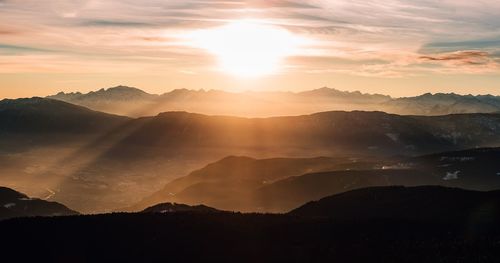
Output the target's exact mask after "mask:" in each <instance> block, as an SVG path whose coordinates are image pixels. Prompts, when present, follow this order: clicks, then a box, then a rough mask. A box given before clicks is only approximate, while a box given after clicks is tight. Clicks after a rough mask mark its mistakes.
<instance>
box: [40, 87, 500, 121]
mask: <svg viewBox="0 0 500 263" xmlns="http://www.w3.org/2000/svg"><path fill="white" fill-rule="evenodd" d="M48 98H52V99H59V100H63V101H67V102H71V103H75V104H79V105H82V106H86V107H89V108H93V109H96V110H100V111H104V112H110V113H115V114H119V115H127V116H133V117H138V116H148V115H149V116H151V115H157V114H158V113H160V112H165V111H189V112H197V113H203V114H208V115H234V116H240V117H271V116H281V115H302V114H311V113H314V112H321V111H331V110H363V111H372V110H381V111H384V112H389V113H394V114H399V115H447V114H455V113H492V112H500V96H493V95H491V94H485V95H471V94H468V95H459V94H456V93H435V94H432V93H425V94H422V95H419V96H413V97H399V98H393V97H391V96H388V95H382V94H369V93H362V92H360V91H352V92H351V91H341V90H338V89H334V88H328V87H323V88H318V89H313V90H306V91H298V92H290V91H288V92H285V91H242V92H231V91H224V90H203V89H200V90H189V89H174V90H171V91H169V92H165V93H163V94H150V93H147V92H144V91H142V90H140V89H138V88H133V87H127V86H117V87H112V88H108V89H100V90H98V91H91V92H88V93H85V94H83V93H80V92H71V93H64V92H60V93H58V94H56V95H51V96H48ZM278 103H279V104H280V108H277V107H276V104H278Z"/></svg>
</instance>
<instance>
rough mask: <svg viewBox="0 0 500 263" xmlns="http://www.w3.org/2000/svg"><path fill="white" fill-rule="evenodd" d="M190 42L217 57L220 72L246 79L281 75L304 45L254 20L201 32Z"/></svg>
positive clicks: (291, 36) (293, 36) (285, 31)
mask: <svg viewBox="0 0 500 263" xmlns="http://www.w3.org/2000/svg"><path fill="white" fill-rule="evenodd" d="M190 38H191V39H192V41H193V43H194V45H195V46H197V47H199V48H203V49H205V50H207V51H208V52H210V53H211V54H213V55H215V56H216V58H217V60H218V64H219V65H218V69H219V70H221V71H223V72H226V73H229V74H233V75H236V76H242V77H258V76H263V75H268V74H273V73H276V72H278V71H279V70H280V69H281V68H282V66H283V65H282V64H283V61H284V59H285V58H286V57H288V56H291V55H293V54H295V53H296V52H297V50H298V49H299V47H300V45H301V42H302V40H301V39H300V38H299V37H297V36H295V35H293V34H292V33H291V32H289V31H287V30H285V29H282V28H279V27H276V26H272V25H268V24H265V23H263V22H261V21H252V20H240V21H234V22H230V23H228V24H226V25H224V26H221V27H217V28H212V29H205V30H198V31H196V32H193V33H192V34H191V35H190Z"/></svg>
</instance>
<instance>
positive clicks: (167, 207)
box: [142, 203, 222, 213]
mask: <svg viewBox="0 0 500 263" xmlns="http://www.w3.org/2000/svg"><path fill="white" fill-rule="evenodd" d="M186 212H187V213H217V212H222V211H220V210H217V209H215V208H211V207H208V206H205V205H195V206H190V205H185V204H177V203H162V204H157V205H154V206H151V207H148V208H146V209H144V210H143V211H142V213H186Z"/></svg>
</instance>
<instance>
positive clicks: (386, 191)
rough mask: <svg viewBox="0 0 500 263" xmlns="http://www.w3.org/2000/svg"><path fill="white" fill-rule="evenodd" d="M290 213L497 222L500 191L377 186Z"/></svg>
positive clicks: (366, 217)
mask: <svg viewBox="0 0 500 263" xmlns="http://www.w3.org/2000/svg"><path fill="white" fill-rule="evenodd" d="M290 214H292V215H296V216H309V217H334V218H336V219H340V220H357V219H360V218H362V219H363V220H406V221H427V222H450V221H455V222H464V223H465V222H467V221H469V222H470V221H474V220H477V221H481V222H484V221H487V222H495V221H496V220H497V219H498V218H500V191H492V192H477V191H468V190H462V189H458V188H445V187H440V186H419V187H402V186H390V187H374V188H365V189H358V190H353V191H349V192H345V193H341V194H337V195H333V196H329V197H326V198H323V199H321V200H319V201H312V202H309V203H307V204H305V205H303V206H301V207H299V208H297V209H294V210H293V211H291V212H290Z"/></svg>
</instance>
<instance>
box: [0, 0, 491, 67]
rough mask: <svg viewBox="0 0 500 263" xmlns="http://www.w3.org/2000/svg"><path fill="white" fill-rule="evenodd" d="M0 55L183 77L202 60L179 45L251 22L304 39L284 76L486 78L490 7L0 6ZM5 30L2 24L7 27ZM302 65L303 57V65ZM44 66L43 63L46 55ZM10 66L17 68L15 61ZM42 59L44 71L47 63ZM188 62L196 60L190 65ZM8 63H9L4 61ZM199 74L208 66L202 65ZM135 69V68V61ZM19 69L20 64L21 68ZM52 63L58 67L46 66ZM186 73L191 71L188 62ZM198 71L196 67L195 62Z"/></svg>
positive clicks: (397, 0) (75, 0) (13, 0)
mask: <svg viewBox="0 0 500 263" xmlns="http://www.w3.org/2000/svg"><path fill="white" fill-rule="evenodd" d="M0 3H1V5H0V24H1V25H3V26H2V27H1V28H0V36H2V43H3V47H2V46H0V56H2V55H12V54H19V53H22V54H33V55H40V53H46V54H48V55H50V54H51V53H53V52H54V51H55V50H57V52H58V53H59V54H60V55H61V56H59V57H57V59H61V60H65V59H66V60H68V61H71V63H75V61H77V60H78V59H83V60H88V59H90V58H91V57H101V58H112V59H117V58H121V59H129V60H130V62H134V61H136V59H137V58H140V59H141V63H143V62H144V61H150V63H152V64H156V63H157V60H158V59H162V61H163V62H164V63H166V64H168V65H170V66H171V67H173V68H175V67H177V66H178V65H179V63H180V64H182V66H183V69H184V68H185V70H186V72H187V71H196V72H198V69H193V68H189V67H188V66H189V65H188V64H191V63H189V61H186V62H184V63H182V60H185V59H186V56H187V55H193V56H194V57H196V56H198V57H203V56H206V54H203V52H202V51H200V50H193V49H192V48H190V47H188V46H185V45H183V43H182V41H181V40H180V39H179V36H180V35H182V34H185V33H186V32H189V31H191V30H194V29H199V28H207V27H214V26H219V25H221V24H224V23H227V22H229V21H232V20H237V19H242V18H256V19H260V20H263V21H266V22H267V23H269V24H273V25H275V26H279V27H283V28H285V29H287V30H290V31H291V32H293V33H294V34H298V35H301V36H303V37H305V38H309V39H313V40H315V41H312V42H314V44H310V45H309V46H307V47H305V48H304V49H303V54H299V56H302V57H303V58H302V59H295V60H293V59H292V60H291V61H292V64H291V65H289V66H290V68H294V70H297V69H298V70H304V71H305V72H345V73H346V74H357V75H365V76H381V77H384V76H385V77H395V76H398V77H403V76H413V75H416V74H417V75H418V74H427V73H440V74H441V73H444V74H448V73H449V72H457V73H458V72H465V73H470V72H481V69H480V66H483V67H484V69H483V72H491V71H493V70H494V69H497V66H498V60H499V56H498V55H496V54H499V52H500V48H499V47H500V19H499V16H498V14H499V13H500V3H499V2H498V1H497V0H482V1H480V2H479V3H478V2H471V1H466V0H443V1H431V0H388V1H378V0H336V1H325V0H309V1H290V0H289V1H287V0H270V1H264V0H234V1H226V0H212V1H210V0H170V1H164V0H144V1H136V0H120V1H119V0H46V1H39V0H0ZM6 25H9V27H7V26H6ZM306 57H309V58H308V59H306ZM49 58H50V59H51V57H50V56H49ZM18 59H21V60H22V59H23V57H19V58H18ZM43 59H44V60H45V59H46V60H47V62H49V60H50V59H48V58H45V57H44V58H43ZM193 59H194V60H196V58H193ZM9 61H11V60H9ZM202 61H203V63H208V64H204V65H203V67H209V66H210V65H209V63H212V61H211V60H210V59H207V58H206V57H203V59H202ZM144 63H145V62H144ZM26 64H27V63H26ZM56 64H61V63H56ZM192 64H196V63H192ZM198 64H200V63H198Z"/></svg>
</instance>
